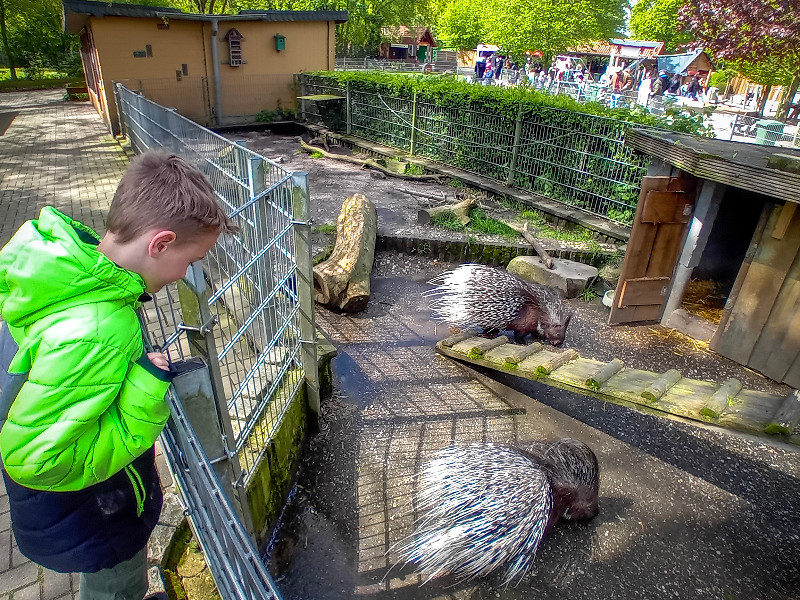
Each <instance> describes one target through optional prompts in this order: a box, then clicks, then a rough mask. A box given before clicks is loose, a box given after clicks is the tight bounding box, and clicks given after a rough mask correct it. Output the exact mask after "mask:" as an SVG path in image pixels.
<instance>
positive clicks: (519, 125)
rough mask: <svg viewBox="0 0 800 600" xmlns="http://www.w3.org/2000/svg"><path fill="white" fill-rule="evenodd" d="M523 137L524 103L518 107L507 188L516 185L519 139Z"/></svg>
mask: <svg viewBox="0 0 800 600" xmlns="http://www.w3.org/2000/svg"><path fill="white" fill-rule="evenodd" d="M521 135H522V102H520V103H519V105H518V106H517V122H516V124H515V126H514V148H513V150H512V151H511V164H510V165H508V179H506V187H511V185H512V184H513V183H514V171H515V170H516V169H517V156H519V138H520V136H521Z"/></svg>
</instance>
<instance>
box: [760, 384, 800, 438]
mask: <svg viewBox="0 0 800 600" xmlns="http://www.w3.org/2000/svg"><path fill="white" fill-rule="evenodd" d="M798 422H800V392H798V391H797V390H792V391H791V392H789V395H788V396H786V398H784V400H783V402H782V403H781V405H780V406H779V407H778V410H777V412H776V413H775V415H774V416H773V417H772V420H771V421H770V422H769V423H767V425H766V427H765V428H764V432H765V433H776V434H782V435H791V434H792V432H793V431H794V428H795V427H797V424H798Z"/></svg>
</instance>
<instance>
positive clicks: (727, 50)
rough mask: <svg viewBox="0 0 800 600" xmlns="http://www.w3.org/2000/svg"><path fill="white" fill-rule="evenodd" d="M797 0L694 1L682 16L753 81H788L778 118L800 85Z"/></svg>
mask: <svg viewBox="0 0 800 600" xmlns="http://www.w3.org/2000/svg"><path fill="white" fill-rule="evenodd" d="M796 13H797V0H766V1H763V0H692V1H691V2H687V3H686V4H684V5H683V6H682V7H681V9H680V12H679V16H678V19H679V21H680V22H681V23H682V25H683V27H684V28H685V29H686V30H688V31H690V32H691V33H692V34H693V35H694V36H695V38H696V39H697V40H698V41H700V42H702V43H703V44H705V45H706V46H707V47H708V48H710V49H711V50H712V52H713V53H714V55H715V56H716V57H717V58H719V59H725V60H727V61H728V62H729V65H730V66H732V67H733V68H735V69H736V70H737V71H739V72H741V73H742V74H743V75H745V76H746V77H748V78H749V79H753V80H754V81H757V82H758V83H763V84H765V85H775V84H781V85H785V86H786V87H785V88H784V94H783V98H782V100H781V106H780V108H779V110H778V114H777V118H783V117H785V116H786V113H787V111H788V108H789V104H790V103H791V101H792V98H793V97H794V95H795V92H796V91H797V89H798V86H800V19H798V18H797V14H796Z"/></svg>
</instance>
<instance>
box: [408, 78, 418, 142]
mask: <svg viewBox="0 0 800 600" xmlns="http://www.w3.org/2000/svg"><path fill="white" fill-rule="evenodd" d="M416 137H417V92H416V91H415V92H414V100H413V102H412V103H411V147H410V148H409V151H408V153H409V154H410V155H411V156H414V141H415V140H416Z"/></svg>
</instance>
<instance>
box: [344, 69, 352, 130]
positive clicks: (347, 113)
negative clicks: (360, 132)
mask: <svg viewBox="0 0 800 600" xmlns="http://www.w3.org/2000/svg"><path fill="white" fill-rule="evenodd" d="M345 96H346V98H345V118H346V119H347V135H350V132H351V131H352V128H353V112H352V110H353V109H352V105H351V104H350V81H349V80H348V82H347V92H346V94H345Z"/></svg>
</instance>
